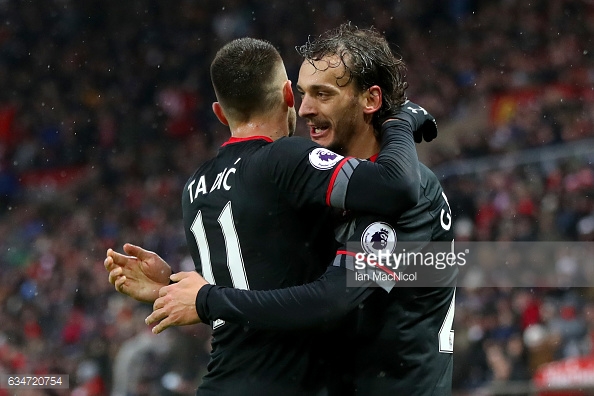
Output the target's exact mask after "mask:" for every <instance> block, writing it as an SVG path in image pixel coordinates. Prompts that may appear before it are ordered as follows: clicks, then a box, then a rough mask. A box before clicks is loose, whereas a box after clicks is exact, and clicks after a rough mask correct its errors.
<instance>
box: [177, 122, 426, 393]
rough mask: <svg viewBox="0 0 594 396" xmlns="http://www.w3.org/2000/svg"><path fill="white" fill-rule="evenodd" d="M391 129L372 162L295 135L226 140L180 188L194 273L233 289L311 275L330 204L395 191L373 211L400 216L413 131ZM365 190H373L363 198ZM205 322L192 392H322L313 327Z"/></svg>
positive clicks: (326, 235) (318, 262)
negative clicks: (205, 338)
mask: <svg viewBox="0 0 594 396" xmlns="http://www.w3.org/2000/svg"><path fill="white" fill-rule="evenodd" d="M394 125H395V128H393V129H394V130H395V131H394V132H395V133H393V134H392V135H390V134H389V133H387V134H386V136H388V138H386V139H384V141H386V140H387V141H388V143H387V145H388V146H389V145H390V144H393V145H394V146H395V148H396V149H397V150H392V151H390V150H387V153H384V152H383V151H382V153H380V158H382V159H383V162H382V163H381V164H373V163H371V162H370V161H363V160H359V159H355V158H352V157H342V156H340V155H338V154H336V153H333V152H332V151H329V150H327V149H325V148H322V147H320V146H318V145H317V144H315V143H313V142H311V141H309V140H307V139H303V138H282V139H279V140H278V141H276V142H272V141H271V140H270V139H268V138H265V137H252V138H247V139H237V138H231V139H230V140H229V141H228V142H227V143H225V144H224V145H223V146H222V147H221V149H220V150H219V152H218V155H217V156H216V157H215V158H213V159H212V160H210V161H207V162H206V163H204V164H203V165H202V166H201V167H200V168H199V169H198V170H197V171H196V172H195V173H194V175H193V176H192V177H191V178H190V179H189V180H188V181H187V183H186V185H185V187H184V191H183V195H182V208H183V221H184V229H185V232H186V239H187V242H188V247H189V251H190V254H191V255H192V258H193V260H194V262H195V264H196V270H197V271H198V272H199V273H201V274H202V275H203V276H204V277H205V279H206V280H207V281H208V282H209V283H211V284H213V285H219V286H225V287H229V288H234V289H237V290H256V291H257V290H271V289H279V288H285V287H289V286H294V285H300V284H304V283H307V282H311V281H313V280H314V279H316V278H317V277H319V276H320V275H321V274H322V273H323V272H324V270H325V267H326V265H327V263H328V262H329V261H331V259H332V258H333V257H334V254H335V251H336V247H337V245H336V243H335V240H334V236H333V226H332V224H333V223H332V221H331V218H330V217H331V212H330V210H329V209H328V207H329V206H330V205H332V206H334V207H338V208H354V209H358V210H371V209H373V208H374V207H375V203H374V202H375V201H377V200H378V199H379V200H381V199H384V198H385V197H386V196H388V195H390V194H394V193H395V192H396V191H398V192H401V193H402V194H400V195H401V196H402V197H403V198H402V199H401V200H399V201H398V202H396V203H394V202H392V203H390V204H388V205H384V206H383V207H382V210H380V212H382V211H384V212H388V213H400V212H402V211H404V210H406V209H407V208H408V207H410V204H411V202H412V201H416V199H417V197H418V192H419V188H418V178H419V175H418V172H417V171H416V169H417V168H418V160H417V159H416V152H415V148H414V143H413V142H412V134H411V133H410V132H406V131H404V132H402V131H400V130H399V129H398V128H400V127H401V126H400V125H399V124H398V123H395V124H394ZM385 146H386V144H384V147H385ZM398 149H399V150H398ZM382 155H383V157H382ZM395 158H399V160H395ZM401 161H405V162H407V164H408V166H405V167H403V166H401ZM379 162H380V160H379V159H378V163H379ZM378 165H379V166H378ZM395 179H397V180H398V181H400V182H401V183H398V182H394V180H395ZM368 186H370V187H372V188H373V191H376V193H375V194H371V195H365V196H363V195H362V194H361V191H365V189H366V188H367V187H368ZM407 195H408V198H407ZM413 204H414V203H413ZM211 323H212V327H213V339H212V353H211V361H210V363H209V366H208V373H207V374H206V376H205V377H204V379H203V383H202V384H201V386H200V388H199V390H198V394H200V395H211V394H212V395H244V394H245V395H253V394H258V395H268V394H271V395H272V394H280V393H282V394H286V395H289V394H295V395H308V394H318V392H319V391H320V389H321V387H322V386H323V381H322V380H321V379H322V378H323V377H324V370H323V368H322V366H323V365H324V364H326V357H325V356H324V354H323V353H322V351H321V348H319V347H318V344H319V343H320V342H322V340H321V337H318V336H316V335H317V334H318V333H317V331H316V330H311V331H309V332H308V331H305V332H304V331H299V332H294V331H267V330H257V329H255V328H251V327H249V326H243V325H241V324H234V323H230V322H226V321H224V320H221V319H219V318H214V320H213V321H212V322H211ZM281 391H282V392H281Z"/></svg>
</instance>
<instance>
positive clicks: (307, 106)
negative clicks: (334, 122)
mask: <svg viewBox="0 0 594 396" xmlns="http://www.w3.org/2000/svg"><path fill="white" fill-rule="evenodd" d="M314 115H316V111H315V106H314V103H313V100H312V98H311V96H309V95H307V94H305V95H303V96H302V97H301V104H300V105H299V117H303V118H307V117H311V116H314Z"/></svg>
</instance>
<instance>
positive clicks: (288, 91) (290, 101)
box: [283, 80, 295, 107]
mask: <svg viewBox="0 0 594 396" xmlns="http://www.w3.org/2000/svg"><path fill="white" fill-rule="evenodd" d="M283 99H284V100H285V103H286V104H287V106H289V107H294V106H295V95H294V94H293V87H292V86H291V80H287V81H285V83H284V85H283Z"/></svg>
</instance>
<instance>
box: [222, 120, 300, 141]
mask: <svg viewBox="0 0 594 396" xmlns="http://www.w3.org/2000/svg"><path fill="white" fill-rule="evenodd" d="M287 135H288V126H287V121H286V120H285V121H284V124H283V123H282V122H279V121H276V120H274V119H266V118H256V119H251V120H249V121H247V122H242V123H237V124H235V125H233V126H232V127H231V136H233V137H235V138H248V137H252V136H266V137H269V138H271V139H272V140H276V139H279V138H281V137H284V136H287Z"/></svg>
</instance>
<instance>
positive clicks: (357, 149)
mask: <svg viewBox="0 0 594 396" xmlns="http://www.w3.org/2000/svg"><path fill="white" fill-rule="evenodd" d="M379 150H380V144H379V142H378V141H377V139H376V138H375V134H374V133H373V129H370V130H368V131H366V132H365V133H357V134H355V136H353V137H352V138H351V141H350V142H349V147H348V148H347V152H346V154H347V155H349V156H351V157H356V158H369V157H371V156H372V155H375V154H377V153H378V152H379Z"/></svg>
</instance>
